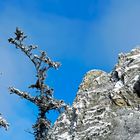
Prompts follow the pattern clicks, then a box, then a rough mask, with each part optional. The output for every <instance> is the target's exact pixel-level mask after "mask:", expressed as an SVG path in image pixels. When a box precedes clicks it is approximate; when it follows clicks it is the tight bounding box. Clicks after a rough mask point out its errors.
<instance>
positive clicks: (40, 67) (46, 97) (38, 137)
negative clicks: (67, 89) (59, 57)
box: [8, 28, 66, 140]
mask: <svg viewBox="0 0 140 140" xmlns="http://www.w3.org/2000/svg"><path fill="white" fill-rule="evenodd" d="M26 38H27V36H26V35H24V33H23V32H22V31H21V30H20V29H18V28H16V32H15V37H13V38H9V39H8V41H9V42H10V43H11V44H14V45H15V47H16V48H17V49H20V50H21V51H22V52H23V53H24V54H25V55H26V56H27V57H28V58H29V59H30V60H31V62H32V63H33V65H34V66H35V69H36V78H37V80H36V82H35V83H34V84H32V85H30V86H29V88H34V89H36V90H37V91H38V92H39V94H38V95H36V96H32V95H31V94H30V93H27V92H23V91H20V90H19V89H17V88H15V87H9V90H10V93H11V94H17V95H18V96H20V97H22V98H24V99H26V100H28V101H30V102H32V103H33V104H35V105H36V106H37V107H38V110H39V113H38V118H37V121H36V123H35V124H34V125H33V130H34V136H35V140H45V138H46V136H47V133H48V130H49V129H50V128H51V122H50V121H49V120H48V118H47V117H46V115H47V113H48V112H49V111H50V110H58V111H59V112H60V111H61V110H64V109H65V107H66V104H65V103H64V101H62V100H57V99H55V98H54V97H53V89H52V88H50V87H49V86H48V85H46V84H45V81H46V74H47V71H48V70H49V69H50V68H54V69H58V68H59V67H60V63H59V62H54V61H52V60H51V59H50V58H49V57H48V56H47V54H46V52H45V51H40V55H35V54H34V53H33V50H34V49H37V46H35V45H25V44H24V40H25V39H26Z"/></svg>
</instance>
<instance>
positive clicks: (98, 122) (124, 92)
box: [46, 48, 140, 140]
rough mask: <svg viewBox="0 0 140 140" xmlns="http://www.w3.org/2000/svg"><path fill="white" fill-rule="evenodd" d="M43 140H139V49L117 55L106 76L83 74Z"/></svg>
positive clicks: (95, 73) (104, 74) (90, 73)
mask: <svg viewBox="0 0 140 140" xmlns="http://www.w3.org/2000/svg"><path fill="white" fill-rule="evenodd" d="M46 140H140V48H136V49H133V50H132V51H131V52H130V53H127V54H122V53H121V54H120V55H119V59H118V63H117V64H116V66H115V68H114V69H113V71H112V72H111V73H109V74H108V73H106V72H104V71H101V70H91V71H89V72H87V74H86V75H85V77H84V79H83V81H82V83H81V84H80V86H79V90H78V92H77V95H76V98H75V100H74V102H73V105H72V107H69V106H68V107H67V109H66V111H65V112H64V113H62V114H61V115H60V116H59V117H58V119H57V120H56V122H55V124H54V126H53V127H52V129H51V130H50V131H49V133H48V137H47V138H46Z"/></svg>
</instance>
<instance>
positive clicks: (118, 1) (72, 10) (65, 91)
mask: <svg viewBox="0 0 140 140" xmlns="http://www.w3.org/2000/svg"><path fill="white" fill-rule="evenodd" d="M17 26H18V27H20V28H21V29H23V31H24V32H25V33H26V34H27V35H28V36H29V40H28V41H27V42H28V43H31V44H37V45H38V46H39V49H40V50H45V51H47V53H48V55H49V56H50V57H51V58H52V59H53V60H56V61H60V62H61V63H62V67H61V68H60V69H59V70H58V71H55V70H52V71H50V72H49V73H48V79H47V83H48V84H49V85H50V86H52V87H53V88H54V89H55V94H54V95H55V97H56V98H58V99H63V100H65V101H66V102H67V103H70V104H72V102H73V99H74V97H75V95H76V92H77V90H78V86H79V84H80V83H81V80H82V77H83V76H84V74H85V73H86V72H87V71H88V70H91V69H102V70H104V71H107V72H110V71H111V70H112V69H113V66H114V65H115V63H116V62H117V55H118V53H120V52H128V51H130V50H131V49H132V48H134V47H135V46H136V45H138V44H140V1H139V0H133V1H132V0H1V1H0V72H2V73H3V74H2V76H1V77H0V112H1V113H3V115H4V116H5V117H6V118H7V120H8V121H9V123H10V124H11V126H10V129H9V131H8V132H5V131H4V130H3V129H0V140H33V136H32V135H30V134H28V133H27V132H25V130H28V129H29V130H31V125H32V124H34V122H35V120H36V115H37V109H36V108H35V107H34V106H33V105H32V104H31V103H29V102H28V101H25V100H22V99H20V98H19V97H18V96H16V95H9V93H8V90H7V88H8V86H15V87H17V88H19V89H21V90H23V91H28V88H27V87H28V85H29V84H31V83H34V81H35V70H34V67H33V66H32V64H31V63H30V61H29V60H28V58H26V57H25V56H24V55H21V52H19V51H18V50H16V49H15V48H14V47H12V46H11V45H9V44H8V42H7V39H8V38H9V37H10V36H12V35H13V32H14V31H15V28H16V27H17ZM54 113H55V112H54ZM56 116H57V113H55V114H54V115H53V113H51V114H50V115H49V118H50V119H52V121H54V120H55V118H56Z"/></svg>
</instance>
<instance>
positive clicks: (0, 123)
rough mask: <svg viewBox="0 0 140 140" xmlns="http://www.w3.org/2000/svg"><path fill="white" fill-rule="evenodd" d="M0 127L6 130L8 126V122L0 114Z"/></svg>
mask: <svg viewBox="0 0 140 140" xmlns="http://www.w3.org/2000/svg"><path fill="white" fill-rule="evenodd" d="M0 115H1V114H0ZM0 127H4V128H5V130H8V127H9V124H8V123H7V121H6V120H5V119H4V118H3V117H1V116H0Z"/></svg>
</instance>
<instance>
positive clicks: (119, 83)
mask: <svg viewBox="0 0 140 140" xmlns="http://www.w3.org/2000/svg"><path fill="white" fill-rule="evenodd" d="M122 87H123V83H122V81H118V82H117V83H116V84H115V88H114V89H113V91H115V92H117V91H118V90H119V89H120V88H122Z"/></svg>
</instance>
